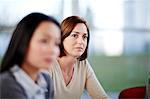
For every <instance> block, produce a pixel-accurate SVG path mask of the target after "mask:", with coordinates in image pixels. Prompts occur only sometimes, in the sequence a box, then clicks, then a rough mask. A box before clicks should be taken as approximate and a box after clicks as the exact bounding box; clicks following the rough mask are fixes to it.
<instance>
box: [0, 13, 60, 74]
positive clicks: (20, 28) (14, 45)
mask: <svg viewBox="0 0 150 99" xmlns="http://www.w3.org/2000/svg"><path fill="white" fill-rule="evenodd" d="M43 21H49V22H52V23H54V24H55V25H57V26H58V27H59V28H60V24H59V23H58V22H57V20H55V19H54V18H53V17H51V16H47V15H45V14H42V13H38V12H34V13H30V14H28V15H27V16H25V17H24V18H23V19H22V20H21V21H20V22H19V23H18V25H17V27H16V28H15V30H14V32H13V35H12V37H11V40H10V43H9V46H8V49H7V51H6V53H5V55H4V57H3V60H2V63H1V67H0V72H4V71H6V70H9V69H10V68H11V67H13V66H14V65H15V64H16V65H18V66H21V64H22V63H23V61H24V58H25V55H26V50H27V49H28V47H29V43H30V40H31V38H32V35H33V33H34V31H35V29H36V28H37V27H38V26H39V24H40V23H41V22H43Z"/></svg>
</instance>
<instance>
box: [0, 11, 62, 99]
mask: <svg viewBox="0 0 150 99" xmlns="http://www.w3.org/2000/svg"><path fill="white" fill-rule="evenodd" d="M60 34H61V30H60V25H59V23H58V22H57V21H56V20H55V19H54V18H52V17H50V16H47V15H45V14H42V13H31V14H28V15H27V16H25V17H24V18H23V19H22V20H21V21H20V22H19V23H18V25H17V27H16V29H15V30H14V32H13V35H12V38H11V41H10V43H9V46H8V49H7V51H6V53H5V55H4V57H3V60H2V64H1V66H0V89H1V91H0V99H53V97H54V88H53V82H52V80H51V78H50V75H48V73H44V72H41V71H43V69H46V70H47V69H49V67H50V65H51V64H52V63H53V61H54V60H55V59H56V58H57V57H58V56H59V53H60V50H59V43H60Z"/></svg>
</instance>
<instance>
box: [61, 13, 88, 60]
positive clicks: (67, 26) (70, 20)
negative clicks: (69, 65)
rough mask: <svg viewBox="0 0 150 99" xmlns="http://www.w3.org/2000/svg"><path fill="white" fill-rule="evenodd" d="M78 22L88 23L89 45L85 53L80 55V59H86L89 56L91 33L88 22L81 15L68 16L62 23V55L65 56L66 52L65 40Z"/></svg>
mask: <svg viewBox="0 0 150 99" xmlns="http://www.w3.org/2000/svg"><path fill="white" fill-rule="evenodd" d="M78 23H83V24H85V25H86V27H87V32H88V38H87V46H86V49H85V51H84V53H83V54H82V55H81V56H80V57H79V60H80V61H82V60H84V59H86V58H87V54H88V45H89V39H90V33H89V27H88V25H87V22H86V21H85V20H84V19H83V18H81V17H79V16H70V17H67V18H66V19H64V20H63V21H62V23H61V32H62V34H61V41H62V42H61V44H60V57H62V56H65V55H66V54H65V52H64V45H63V41H64V39H65V38H66V37H68V36H69V35H70V34H71V32H72V30H73V29H74V27H75V26H76V25H77V24H78Z"/></svg>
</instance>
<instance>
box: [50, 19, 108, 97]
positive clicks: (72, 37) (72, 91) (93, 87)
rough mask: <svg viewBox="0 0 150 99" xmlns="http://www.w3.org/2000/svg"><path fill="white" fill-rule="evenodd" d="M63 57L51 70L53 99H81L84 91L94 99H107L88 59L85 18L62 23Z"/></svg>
mask: <svg viewBox="0 0 150 99" xmlns="http://www.w3.org/2000/svg"><path fill="white" fill-rule="evenodd" d="M61 31H62V34H61V41H62V42H61V45H60V57H59V58H58V59H57V61H56V62H55V63H54V65H53V67H52V68H51V69H50V70H49V71H50V74H51V76H52V79H53V82H54V91H55V94H54V99H80V98H81V95H82V93H83V91H84V89H86V90H87V92H88V93H89V95H90V96H91V98H92V99H107V98H108V97H107V95H106V93H105V91H104V89H103V88H102V86H101V84H100V83H99V81H98V80H97V78H96V76H95V73H94V71H93V69H92V68H91V66H90V64H89V62H88V60H87V53H88V52H87V51H88V45H89V38H90V33H89V27H88V26H87V23H86V21H85V20H84V19H82V18H80V17H78V16H70V17H67V18H66V19H64V20H63V22H62V23H61Z"/></svg>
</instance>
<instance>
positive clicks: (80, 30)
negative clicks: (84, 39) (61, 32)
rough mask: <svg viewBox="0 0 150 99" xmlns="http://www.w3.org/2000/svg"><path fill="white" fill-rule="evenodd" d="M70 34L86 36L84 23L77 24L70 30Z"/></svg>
mask: <svg viewBox="0 0 150 99" xmlns="http://www.w3.org/2000/svg"><path fill="white" fill-rule="evenodd" d="M72 32H78V33H84V34H88V31H87V27H86V25H85V24H84V23H78V24H77V25H76V26H75V27H74V29H73V30H72Z"/></svg>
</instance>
